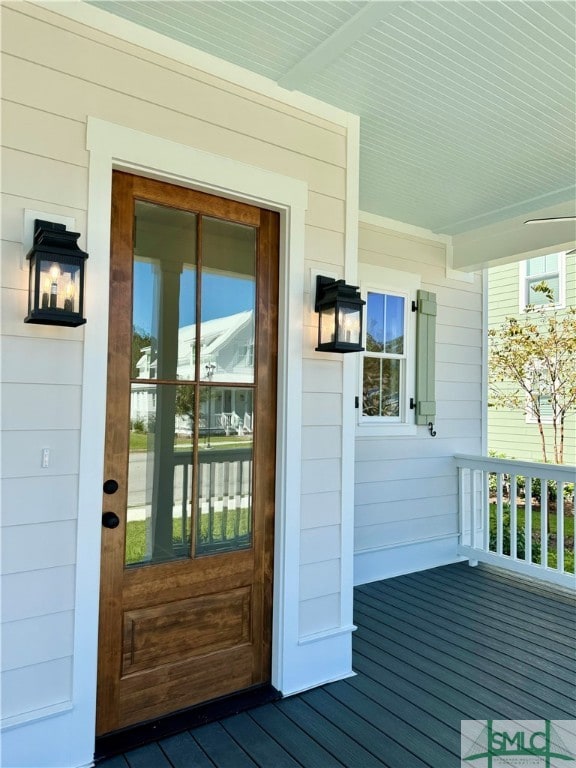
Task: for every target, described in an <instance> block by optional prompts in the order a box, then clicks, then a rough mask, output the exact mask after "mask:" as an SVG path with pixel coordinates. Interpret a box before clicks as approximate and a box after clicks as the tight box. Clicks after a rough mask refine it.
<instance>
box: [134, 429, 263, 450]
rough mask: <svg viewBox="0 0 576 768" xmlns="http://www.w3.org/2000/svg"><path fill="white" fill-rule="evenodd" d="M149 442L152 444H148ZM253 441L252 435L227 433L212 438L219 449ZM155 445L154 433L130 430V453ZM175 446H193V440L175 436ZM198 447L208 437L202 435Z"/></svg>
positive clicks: (201, 445)
mask: <svg viewBox="0 0 576 768" xmlns="http://www.w3.org/2000/svg"><path fill="white" fill-rule="evenodd" d="M149 442H150V445H148V443H149ZM251 443H252V437H251V435H229V436H228V437H226V435H215V436H213V437H211V438H210V445H211V446H212V448H218V449H219V450H225V449H229V450H234V449H236V448H240V447H242V446H243V445H244V446H246V447H249V446H250V445H251ZM153 445H154V443H153V435H149V434H148V433H147V432H130V453H136V452H137V451H147V450H148V449H149V448H151V447H153ZM174 446H175V447H176V448H181V449H184V448H192V442H191V440H190V438H189V437H176V438H174ZM198 447H199V448H200V450H202V449H203V448H205V447H206V438H205V437H204V436H201V437H200V439H199V441H198Z"/></svg>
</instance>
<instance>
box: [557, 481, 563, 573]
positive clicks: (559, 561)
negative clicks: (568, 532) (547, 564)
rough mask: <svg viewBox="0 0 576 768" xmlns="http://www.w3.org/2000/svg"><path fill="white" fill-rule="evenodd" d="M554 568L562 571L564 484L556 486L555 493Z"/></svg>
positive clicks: (560, 483)
mask: <svg viewBox="0 0 576 768" xmlns="http://www.w3.org/2000/svg"><path fill="white" fill-rule="evenodd" d="M556 567H557V568H558V570H559V571H560V572H562V571H563V570H564V483H562V482H559V483H558V484H557V493H556Z"/></svg>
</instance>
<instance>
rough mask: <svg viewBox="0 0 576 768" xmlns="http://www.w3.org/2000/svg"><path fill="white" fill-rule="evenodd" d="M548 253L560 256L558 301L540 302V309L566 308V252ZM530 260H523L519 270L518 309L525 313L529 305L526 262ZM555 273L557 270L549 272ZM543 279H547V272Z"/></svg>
mask: <svg viewBox="0 0 576 768" xmlns="http://www.w3.org/2000/svg"><path fill="white" fill-rule="evenodd" d="M546 255H549V256H556V255H557V256H558V301H557V302H554V303H550V304H538V305H537V307H538V309H544V310H545V311H548V310H555V309H564V308H565V307H566V253H565V252H562V253H557V254H555V253H550V254H546ZM528 261H530V259H525V260H524V261H521V262H520V268H519V270H518V274H519V280H518V311H519V312H520V313H525V312H526V307H527V305H528V302H527V301H526V298H527V296H526V279H527V277H528V275H527V274H526V263H527V262H528ZM555 274H556V273H555V272H554V273H552V272H551V273H549V276H551V275H555ZM542 280H546V274H543V275H542Z"/></svg>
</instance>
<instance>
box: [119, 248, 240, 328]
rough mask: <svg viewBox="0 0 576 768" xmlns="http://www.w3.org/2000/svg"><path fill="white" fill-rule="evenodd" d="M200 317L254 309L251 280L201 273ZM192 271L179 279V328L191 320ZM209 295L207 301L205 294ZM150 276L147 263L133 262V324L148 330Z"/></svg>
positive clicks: (150, 321)
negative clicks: (202, 282)
mask: <svg viewBox="0 0 576 768" xmlns="http://www.w3.org/2000/svg"><path fill="white" fill-rule="evenodd" d="M203 281H204V284H203V304H202V314H203V318H204V320H214V319H215V318H217V317H224V316H226V315H234V314H236V313H237V312H243V311H245V310H248V309H253V308H254V280H249V279H243V278H241V277H228V276H225V275H216V274H209V273H205V274H204V275H203ZM195 288H196V273H195V271H193V270H184V272H183V274H182V277H181V282H180V327H182V326H185V325H191V324H192V323H193V322H194V310H195V298H194V294H195ZM206 296H209V298H210V300H209V301H208V302H207V301H206V300H205V297H206ZM153 301H154V278H153V272H152V267H151V265H150V264H149V263H146V262H141V261H135V262H134V310H133V311H134V317H133V325H134V326H135V327H136V328H138V329H141V330H143V331H146V333H150V332H151V330H152V329H151V323H152V307H153Z"/></svg>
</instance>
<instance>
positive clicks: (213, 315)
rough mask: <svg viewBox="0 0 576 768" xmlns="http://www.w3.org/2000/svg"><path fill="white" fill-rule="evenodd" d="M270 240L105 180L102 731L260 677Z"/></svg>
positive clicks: (269, 418) (271, 441) (268, 519)
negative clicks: (108, 212) (109, 186)
mask: <svg viewBox="0 0 576 768" xmlns="http://www.w3.org/2000/svg"><path fill="white" fill-rule="evenodd" d="M278 232H279V229H278V214H276V213H273V212H271V211H266V210H261V209H259V208H257V207H255V206H250V205H244V204H240V203H236V202H233V201H231V200H227V199H222V198H218V197H214V196H212V195H207V194H202V193H198V192H195V191H192V190H189V189H185V188H183V187H177V186H172V185H168V184H164V183H161V182H158V181H153V180H150V179H144V178H141V177H137V176H132V175H130V174H126V173H119V172H115V173H114V178H113V194H112V243H111V270H110V316H109V323H110V324H109V328H110V330H109V347H108V394H107V397H108V400H107V416H106V456H105V477H104V494H103V518H102V524H103V529H102V571H101V602H100V633H99V667H98V718H97V733H98V735H103V734H106V733H109V732H111V731H115V730H117V729H120V728H124V727H126V726H130V725H133V724H136V723H141V722H145V721H147V720H150V719H154V718H157V717H160V716H162V715H166V714H169V713H172V712H176V711H178V710H181V709H184V708H187V707H190V706H193V705H195V704H198V703H201V702H205V701H208V700H211V699H214V698H217V697H221V696H225V695H227V694H230V693H233V692H236V691H239V690H242V689H246V688H250V687H253V686H257V685H260V684H263V683H267V682H269V679H270V654H271V614H272V550H273V521H274V467H275V424H276V369H277V304H278V237H279V235H278Z"/></svg>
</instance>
